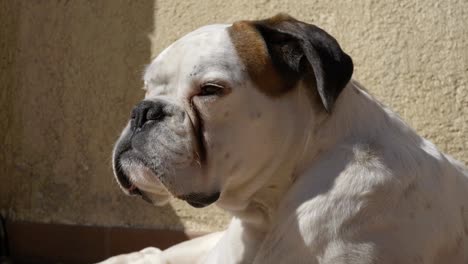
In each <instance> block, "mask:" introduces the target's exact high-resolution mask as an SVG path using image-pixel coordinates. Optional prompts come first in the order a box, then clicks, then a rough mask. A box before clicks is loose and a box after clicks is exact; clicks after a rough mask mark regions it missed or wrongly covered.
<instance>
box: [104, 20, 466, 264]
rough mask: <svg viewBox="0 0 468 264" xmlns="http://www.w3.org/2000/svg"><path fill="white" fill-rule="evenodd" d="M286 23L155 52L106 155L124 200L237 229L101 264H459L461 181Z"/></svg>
mask: <svg viewBox="0 0 468 264" xmlns="http://www.w3.org/2000/svg"><path fill="white" fill-rule="evenodd" d="M352 73H353V63H352V60H351V58H350V57H349V56H348V55H347V54H346V53H344V52H343V51H342V49H341V48H340V46H339V45H338V43H337V42H336V40H335V39H334V38H333V37H332V36H330V35H329V34H327V33H326V32H325V31H323V30H322V29H320V28H318V27H316V26H314V25H310V24H306V23H304V22H301V21H298V20H296V19H294V18H292V17H290V16H288V15H285V14H280V15H277V16H275V17H272V18H270V19H266V20H259V21H240V22H236V23H234V24H232V25H211V26H205V27H202V28H200V29H198V30H195V31H193V32H191V33H189V34H188V35H186V36H184V37H183V38H181V39H180V40H178V41H176V42H175V43H174V44H172V45H171V46H169V47H168V48H167V49H166V50H164V51H163V52H162V53H161V54H160V55H159V56H158V57H157V58H156V59H155V60H154V61H153V62H152V63H151V64H150V65H149V66H148V68H147V70H146V73H145V75H144V82H145V87H146V96H145V99H144V100H143V101H142V102H141V103H139V104H138V105H137V106H136V107H135V108H134V110H133V112H132V115H131V120H130V122H129V123H128V125H127V126H126V128H125V129H124V131H123V133H122V135H121V137H120V139H119V140H118V142H117V144H116V146H115V149H114V154H113V165H114V170H115V175H116V177H117V180H118V182H119V183H120V185H121V186H122V188H123V190H124V191H125V192H126V193H127V194H131V195H140V196H142V197H143V198H144V199H145V200H147V201H149V202H151V203H153V204H155V205H161V204H164V203H166V202H167V201H168V199H169V198H170V197H172V196H173V197H177V198H179V199H182V200H184V201H186V202H187V203H189V204H190V205H192V206H194V207H204V206H207V205H209V204H212V203H216V205H217V206H219V207H221V208H223V209H225V210H227V211H228V212H230V213H231V214H232V215H233V219H232V222H231V223H230V225H229V227H228V228H227V230H226V231H224V232H221V233H215V234H210V235H207V236H204V237H200V238H197V239H194V240H191V241H187V242H184V243H181V244H178V245H175V246H173V247H172V248H169V249H167V250H165V251H160V250H158V249H155V248H149V249H145V250H143V251H141V252H137V253H132V254H128V255H122V256H117V257H114V258H111V259H109V260H107V261H106V262H105V263H204V264H211V263H222V264H230V263H268V264H270V263H295V264H297V263H321V264H325V263H327V264H342V263H349V264H352V263H354V264H365V263H381V264H382V263H408V264H409V263H424V264H430V263H431V264H435V263H439V264H449V263H451V264H454V263H468V171H467V169H466V168H465V167H464V166H463V165H462V164H461V163H460V162H457V161H455V160H454V159H452V158H451V157H449V156H447V155H445V154H443V153H441V152H440V151H439V150H437V148H436V147H435V146H434V145H433V144H431V143H430V142H429V141H427V140H425V139H424V138H422V137H420V136H418V135H417V134H416V133H415V132H414V131H413V130H412V129H411V128H410V127H409V126H408V125H407V124H405V123H404V122H403V121H402V120H401V119H400V118H399V117H398V116H397V115H396V114H395V113H393V112H392V111H390V110H389V109H387V108H385V107H384V106H382V105H381V104H380V103H379V102H378V101H376V100H375V99H374V98H373V97H372V96H371V95H369V93H368V92H367V91H366V90H365V89H363V88H362V87H361V86H360V85H359V84H358V83H357V82H355V81H352V80H351V75H352Z"/></svg>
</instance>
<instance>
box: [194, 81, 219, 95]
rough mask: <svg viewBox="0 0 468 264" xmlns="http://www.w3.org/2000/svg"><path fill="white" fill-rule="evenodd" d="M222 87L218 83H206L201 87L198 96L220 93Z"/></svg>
mask: <svg viewBox="0 0 468 264" xmlns="http://www.w3.org/2000/svg"><path fill="white" fill-rule="evenodd" d="M222 92H223V87H222V86H221V85H218V84H213V83H207V84H204V85H203V86H202V87H201V90H200V94H199V95H200V96H210V95H221V94H222Z"/></svg>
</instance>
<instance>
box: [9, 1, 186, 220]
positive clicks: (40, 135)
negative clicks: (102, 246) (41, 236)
mask: <svg viewBox="0 0 468 264" xmlns="http://www.w3.org/2000/svg"><path fill="white" fill-rule="evenodd" d="M153 12H154V0H142V1H130V0H127V1H125V0H105V1H89V2H88V1H87V2H83V1H59V0H48V1H40V2H36V1H27V0H23V1H1V3H0V24H2V27H1V28H0V35H1V36H2V38H1V40H0V48H1V50H0V52H1V53H0V55H1V65H0V66H1V68H0V69H1V73H0V74H1V75H0V83H2V88H1V89H0V90H1V91H0V105H1V108H2V110H1V111H0V125H1V126H0V131H1V133H0V140H1V141H0V143H1V145H2V147H1V150H0V170H1V171H0V181H1V184H0V209H1V212H2V214H4V215H6V216H7V218H9V219H10V220H23V221H34V222H54V223H67V224H84V225H104V226H116V225H117V226H127V225H133V226H144V227H158V228H170V229H182V228H183V226H182V224H181V223H180V221H179V219H178V217H177V215H176V214H175V213H174V210H173V209H172V208H171V207H164V208H155V207H152V206H150V205H148V204H146V203H144V202H143V201H135V199H138V198H135V199H131V198H129V197H126V196H125V195H124V194H123V193H122V192H121V191H120V190H119V188H118V185H117V183H116V182H115V181H114V179H113V176H112V171H111V150H112V146H113V144H114V142H115V140H116V139H117V137H118V135H119V133H120V131H121V129H122V128H123V127H124V125H125V122H126V120H127V118H128V116H129V113H130V109H131V108H132V106H133V105H134V104H135V103H136V102H137V101H138V100H139V99H141V98H142V96H143V91H142V90H140V91H139V90H138V87H141V86H142V82H141V75H142V71H143V68H144V64H145V63H148V62H149V59H150V49H151V48H150V41H149V39H148V35H147V34H149V33H151V32H152V27H153V15H154V14H153ZM138 200H139V199H138Z"/></svg>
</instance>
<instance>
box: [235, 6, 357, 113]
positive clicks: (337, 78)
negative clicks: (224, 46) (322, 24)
mask: <svg viewBox="0 0 468 264" xmlns="http://www.w3.org/2000/svg"><path fill="white" fill-rule="evenodd" d="M228 33H229V36H230V38H231V41H232V43H233V45H234V48H235V49H236V51H237V54H238V56H239V58H240V60H241V62H242V63H243V64H244V66H245V70H246V71H247V73H248V74H249V76H250V78H251V80H252V81H253V82H254V84H255V85H256V86H257V87H258V89H260V91H261V92H263V93H264V94H266V95H268V96H272V97H278V96H281V95H283V94H285V93H286V92H288V91H291V90H292V89H293V88H294V87H296V86H297V84H298V83H299V82H303V84H304V87H306V88H307V91H308V92H309V94H313V95H314V94H317V95H318V98H319V99H320V104H321V105H322V106H323V107H324V109H325V110H326V111H327V112H330V111H331V109H332V107H333V104H334V103H335V101H336V99H337V97H338V96H339V95H340V93H341V91H342V90H343V89H344V87H345V86H346V84H347V83H348V82H349V80H350V79H351V75H352V73H353V62H352V60H351V57H349V56H348V55H347V54H346V53H344V52H343V50H342V49H341V47H340V46H339V44H338V42H337V41H336V40H335V39H334V38H333V37H332V36H330V35H329V34H328V33H326V32H325V31H324V30H322V29H320V28H318V27H316V26H314V25H311V24H307V23H304V22H301V21H298V20H296V19H294V18H293V17H291V16H289V15H286V14H279V15H276V16H274V17H272V18H269V19H265V20H255V21H239V22H235V23H234V24H233V25H232V26H231V27H229V28H228ZM313 103H315V102H313ZM320 104H319V105H320Z"/></svg>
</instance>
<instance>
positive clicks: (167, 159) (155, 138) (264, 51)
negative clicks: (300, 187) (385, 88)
mask: <svg viewBox="0 0 468 264" xmlns="http://www.w3.org/2000/svg"><path fill="white" fill-rule="evenodd" d="M352 72H353V64H352V61H351V58H350V57H349V56H348V55H347V54H345V53H344V52H343V51H342V50H341V48H340V47H339V45H338V43H337V42H336V40H335V39H334V38H333V37H331V36H330V35H328V34H327V33H326V32H325V31H323V30H321V29H319V28H317V27H316V26H313V25H310V24H306V23H303V22H300V21H297V20H295V19H294V18H291V17H289V16H287V15H284V14H280V15H277V16H275V17H273V18H270V19H267V20H260V21H240V22H236V23H234V24H232V25H211V26H206V27H202V28H200V29H198V30H195V31H193V32H191V33H189V34H188V35H186V36H184V37H183V38H181V39H179V40H178V41H176V42H175V43H173V44H172V45H171V46H169V47H168V48H167V49H166V50H164V51H163V52H162V53H161V54H160V55H159V56H158V57H157V58H156V59H155V60H154V61H153V62H152V63H151V64H150V65H149V66H148V68H147V69H146V72H145V75H144V82H145V89H146V96H145V98H144V100H143V101H141V102H140V103H139V104H138V105H136V106H135V108H134V109H133V111H132V113H131V119H130V121H129V122H128V124H127V126H126V127H125V129H124V130H123V132H122V135H121V136H120V138H119V140H118V141H117V144H116V146H115V149H114V153H113V166H114V172H115V175H116V177H117V180H118V182H119V183H120V185H121V187H122V188H123V190H124V191H125V192H126V193H128V194H136V195H141V196H142V197H144V198H145V199H147V200H150V201H151V202H152V203H154V204H163V203H164V202H166V201H167V200H168V198H169V197H170V196H171V195H172V196H175V197H178V198H180V199H183V200H185V201H187V202H188V203H189V204H191V205H192V206H195V207H203V206H206V205H208V204H211V203H213V202H215V201H217V200H218V199H219V201H220V203H224V204H225V205H228V206H234V207H235V206H242V203H245V202H247V201H248V200H249V198H250V197H251V196H252V195H253V194H254V193H255V192H256V191H257V190H258V189H259V188H261V186H264V185H265V184H266V183H267V182H268V180H269V178H268V177H269V175H272V174H274V173H275V172H276V171H280V170H281V168H282V167H283V166H289V165H291V161H294V159H297V157H296V154H297V153H298V152H300V148H301V144H303V137H304V135H305V133H304V130H305V126H306V124H305V122H306V123H314V116H315V115H318V113H322V114H324V115H327V114H329V113H330V112H331V111H332V110H333V104H334V102H335V101H336V99H337V97H338V95H339V94H340V92H341V90H342V89H343V88H344V87H345V85H346V84H347V83H348V81H349V80H350V78H351V75H352ZM309 128H310V127H309ZM288 164H289V165H288ZM236 203H237V204H236ZM239 203H241V204H239Z"/></svg>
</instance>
